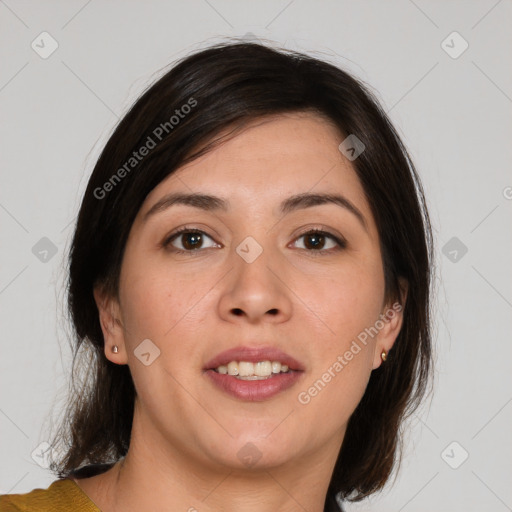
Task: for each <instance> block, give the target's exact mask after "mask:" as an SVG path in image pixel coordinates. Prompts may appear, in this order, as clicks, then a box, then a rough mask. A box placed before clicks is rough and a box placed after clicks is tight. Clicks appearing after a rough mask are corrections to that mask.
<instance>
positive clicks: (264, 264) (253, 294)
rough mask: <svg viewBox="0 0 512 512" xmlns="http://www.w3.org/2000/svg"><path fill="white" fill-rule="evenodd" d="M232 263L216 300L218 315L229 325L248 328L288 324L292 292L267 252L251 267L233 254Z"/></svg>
mask: <svg viewBox="0 0 512 512" xmlns="http://www.w3.org/2000/svg"><path fill="white" fill-rule="evenodd" d="M232 262H233V266H234V268H233V270H232V271H231V272H229V273H228V276H227V277H228V279H226V281H225V282H224V289H223V291H222V294H221V296H220V298H219V303H218V307H219V315H220V316H221V317H222V318H223V319H224V320H227V321H230V322H233V321H236V322H248V323H250V324H257V323H260V322H271V323H281V322H285V321H287V320H288V319H289V318H290V316H291V314H292V308H293V303H292V300H291V295H293V292H292V291H291V289H290V288H289V284H288V283H287V279H286V273H285V272H284V270H283V269H282V268H280V267H279V265H278V262H277V260H276V259H275V258H272V257H271V255H270V251H267V250H264V251H263V252H262V253H261V254H260V256H258V258H257V259H256V260H255V261H252V262H251V263H248V262H247V261H245V260H244V259H243V258H242V257H240V256H239V255H238V254H237V253H236V252H234V253H233V257H232Z"/></svg>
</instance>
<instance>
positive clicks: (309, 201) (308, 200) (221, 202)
mask: <svg viewBox="0 0 512 512" xmlns="http://www.w3.org/2000/svg"><path fill="white" fill-rule="evenodd" d="M323 204H335V205H337V206H340V207H341V208H344V209H346V210H348V211H349V212H351V213H352V214H353V215H354V216H355V217H356V218H357V219H358V220H359V222H360V223H361V224H362V226H363V228H364V229H365V230H366V231H368V226H367V224H366V219H365V217H364V215H363V214H362V213H361V212H360V210H359V209H358V208H356V206H355V205H354V204H353V203H352V202H351V201H349V200H348V199H347V198H346V197H344V196H342V195H341V194H311V193H303V194H297V195H294V196H291V197H289V198H287V199H285V200H284V201H283V202H282V203H281V204H280V206H279V211H280V212H281V214H282V215H286V214H288V213H290V212H292V211H297V210H301V209H304V208H311V207H313V206H319V205H323ZM174 205H186V206H192V207H194V208H199V209H200V210H204V211H228V210H229V201H227V200H226V199H222V198H220V197H217V196H212V195H208V194H198V193H194V194H184V193H179V192H176V193H171V194H167V195H165V196H164V197H162V199H160V200H159V201H157V202H156V203H155V204H154V205H153V206H152V207H151V208H150V209H149V210H148V211H147V212H146V214H145V215H144V218H143V220H144V222H145V221H146V220H147V219H148V218H149V217H151V216H153V215H155V214H156V213H159V212H162V211H164V210H167V209H168V208H170V207H171V206H174Z"/></svg>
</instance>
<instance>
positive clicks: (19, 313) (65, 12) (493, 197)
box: [0, 0, 512, 512]
mask: <svg viewBox="0 0 512 512" xmlns="http://www.w3.org/2000/svg"><path fill="white" fill-rule="evenodd" d="M511 22H512V2H511V1H510V0H508V1H507V0H501V1H496V0H485V1H484V0H482V1H471V2H469V1H427V0H415V1H412V0H399V1H398V0H397V1H388V2H382V1H361V2H355V1H353V2H348V1H340V0H337V1H319V2H313V1H304V0H292V1H290V0H284V1H274V2H271V1H269V0H266V1H257V2H256V1H254V2H249V1H238V2H229V1H227V0H208V1H207V0H194V1H188V2H176V1H174V2H163V1H153V2H142V1H139V2H134V1H120V0H118V1H108V2H107V1H100V0H92V1H83V0H80V1H75V0H74V1H61V2H56V1H46V2H36V1H32V2H27V1H15V0H5V1H3V0H0V38H1V45H0V52H1V62H2V66H1V71H0V109H1V119H2V124H1V135H0V140H1V144H2V150H1V156H0V158H1V167H0V172H1V188H0V223H1V235H0V236H1V253H0V322H1V342H0V343H1V356H0V379H1V386H0V433H1V434H0V461H1V468H0V493H6V492H11V493H13V492H17V493H20V492H27V491H29V490H32V489H33V488H35V487H46V486H48V485H49V484H50V482H51V481H52V480H53V479H54V476H53V475H52V474H51V473H49V472H48V471H47V470H45V469H44V465H45V463H44V457H41V456H39V458H38V453H39V455H40V452H41V448H38V447H40V446H41V445H40V443H44V442H45V441H46V440H47V439H48V428H49V427H50V426H51V418H52V417H53V418H54V419H56V417H57V416H56V415H57V414H58V411H59V410H60V407H61V405H62V403H63V400H64V398H65V392H66V376H67V373H68V371H69V365H70V350H69V346H68V343H69V332H68V331H69V328H68V327H67V321H66V317H65V309H64V297H65V293H64V291H65V290H64V276H65V273H64V271H63V268H64V265H65V255H66V251H67V250H68V247H69V241H70V236H71V234H72V223H73V221H74V218H75V216H76V213H77V209H78V205H79V201H80V198H81V195H82V193H83V191H84V187H85V184H86V182H87V179H88V176H89V174H90V172H91V170H92V166H93V165H94V161H95V158H97V156H98V154H99V151H100V149H101V147H102V145H103V144H104V142H105V141H106V138H107V137H108V135H109V133H110V132H111V130H112V128H113V127H114V126H115V124H116V122H117V121H118V119H119V118H120V116H121V115H122V114H123V112H125V111H126V109H127V108H128V106H129V105H130V104H131V103H132V101H133V100H134V99H135V98H136V96H137V95H138V93H139V92H140V91H141V90H142V89H143V88H144V87H145V85H146V84H147V83H148V82H149V81H151V80H153V79H154V78H155V77H156V73H157V72H158V71H159V70H161V69H162V68H164V67H165V66H167V65H169V64H170V63H172V62H173V61H174V60H175V59H177V58H179V57H182V56H184V55H186V54H187V53H189V52H191V51H192V50H195V49H199V48H201V47H203V46H205V45H206V44H209V43H213V42H215V41H218V40H219V38H222V37H226V36H232V35H237V36H244V35H245V36H246V37H247V38H251V37H253V36H251V34H254V36H255V37H260V38H265V39H270V40H272V41H275V42H276V43H277V44H280V45H284V46H286V47H288V48H292V49H298V50H303V51H308V52H315V55H316V56H320V57H322V56H324V57H325V58H326V59H328V60H330V61H331V62H335V63H337V64H339V65H340V66H342V67H344V68H345V69H347V70H348V71H350V72H352V73H353V74H355V75H357V76H358V77H360V78H362V79H363V80H365V81H366V82H368V83H369V84H370V85H371V86H372V88H373V89H374V90H375V91H376V93H377V95H378V98H379V99H380V101H381V102H382V103H383V105H384V107H385V109H386V111H388V112H389V115H390V116H391V119H392V120H393V122H394V123H395V125H396V126H397V127H398V130H399V133H400V134H401V135H402V137H403V138H404V141H405V143H406V144H407V146H408V148H409V149H410V151H411V153H412V156H413V158H414V159H415V162H416V164H417V166H418V169H419V172H420V174H421V176H422V179H423V182H424V185H425V189H426V193H427V196H428V201H429V206H430V212H431V216H432V221H433V224H434V231H435V237H436V242H437V250H436V255H437V270H438V278H437V280H436V290H437V301H436V304H435V311H434V313H435V328H434V334H435V338H436V351H437V370H436V384H435V394H434V397H433V399H432V401H431V402H430V403H427V404H426V405H425V407H424V408H423V409H422V410H421V411H420V413H418V414H417V415H416V416H415V417H414V418H413V420H412V422H411V428H410V432H409V435H408V437H407V444H406V449H405V456H404V462H403V465H402V470H401V472H400V473H399V476H398V478H397V481H396V485H395V486H394V487H392V488H391V487H388V488H387V489H386V491H385V492H383V493H382V494H380V495H378V496H376V497H375V498H373V499H371V500H369V501H367V502H364V503H363V504H359V505H352V506H348V507H347V509H348V510H350V511H352V510H354V511H356V510H357V511H359V510H370V511H376V510H378V511H379V512H386V511H394V512H397V511H405V512H412V511H432V510H436V511H438V512H441V511H450V512H456V511H464V512H469V511H477V510H478V511H481V510H485V511H486V512H488V511H497V512H499V511H506V510H512V490H511V486H510V482H511V476H512V475H511V473H512V471H511V464H512V462H511V461H512V439H511V436H510V431H511V429H510V426H511V423H512V421H511V420H512V404H511V401H512V386H511V382H510V374H511V370H512V363H511V361H512V357H511V355H512V354H511V352H512V350H511V344H510V341H511V337H510V325H511V312H512V279H511V265H510V261H512V259H511V245H512V244H511V237H510V213H511V208H512V200H511V198H512V188H510V187H512V176H511V174H510V172H508V171H509V165H510V162H511V157H512V154H511V153H512V149H511V148H512V144H511V142H510V141H511V135H512V117H511V111H512V99H511V97H512V69H511V66H510V62H511V53H512V31H511V30H510V27H511V26H512V23H511ZM43 31H47V32H48V33H49V34H51V37H53V38H54V39H55V40H56V41H57V43H58V48H57V50H56V51H55V52H54V53H53V54H51V55H50V56H49V57H48V58H46V59H43V58H42V57H41V56H40V54H39V53H36V51H34V50H33V49H32V47H31V44H32V42H33V41H35V43H34V44H38V45H39V47H36V48H37V49H38V51H39V52H40V53H41V52H42V51H48V50H49V49H51V41H50V39H48V36H39V35H40V34H41V32H43ZM454 31H456V32H458V33H459V34H460V37H459V36H457V35H455V36H450V37H448V36H449V35H450V34H451V33H452V32H454ZM447 37H448V39H447ZM461 37H462V38H463V39H461ZM41 39H43V41H42V42H41ZM445 40H446V41H445ZM464 40H465V41H467V43H468V44H469V47H468V48H467V50H466V51H464V52H463V53H462V54H460V55H458V54H459V53H460V51H461V50H462V49H463V48H464ZM443 41H445V43H443ZM43 47H44V48H43ZM449 53H451V54H452V56H450V55H449ZM454 56H456V57H457V58H453V57H454ZM507 187H508V188H507ZM43 237H47V238H48V239H49V241H48V240H43V241H41V239H42V238H43ZM454 237H455V238H454ZM447 244H448V245H447ZM34 247H35V248H34ZM464 247H465V248H467V253H465V254H464V250H465V249H464ZM52 249H53V250H56V254H54V255H53V253H52ZM45 251H47V252H45ZM52 411H53V413H54V414H53V416H52V415H51V412H52ZM453 442H456V443H457V444H454V445H453V444H451V443H453ZM42 446H43V449H44V446H45V445H42ZM34 450H35V452H34ZM37 450H39V452H38V451H37ZM466 452H467V453H468V454H469V457H468V458H467V460H465V461H464V456H465V453H466ZM31 454H34V458H33V457H32V455H31ZM38 462H39V464H38ZM41 466H43V467H41ZM457 466H458V467H457ZM455 467H456V469H454V468H455Z"/></svg>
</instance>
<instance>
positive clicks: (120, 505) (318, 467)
mask: <svg viewBox="0 0 512 512" xmlns="http://www.w3.org/2000/svg"><path fill="white" fill-rule="evenodd" d="M343 139H344V137H343V136H342V135H341V134H340V133H339V132H338V131H337V130H336V129H335V128H334V127H333V126H332V125H331V124H330V123H329V122H327V121H326V120H325V119H323V118H321V117H319V116H316V115H314V114H309V113H296V114H286V115H280V116H274V117H270V118H266V119H265V120H263V121H262V120H258V121H257V122H253V123H251V124H250V125H249V127H247V128H245V129H244V130H242V131H241V132H240V133H238V134H237V135H236V136H235V137H233V138H231V139H229V140H228V141H227V142H225V143H224V144H222V145H220V146H219V147H217V148H216V149H214V150H213V151H211V152H210V153H208V154H206V155H204V156H203V157H201V158H199V159H197V160H195V161H194V162H192V163H190V164H188V165H186V166H184V167H182V168H180V169H179V170H178V171H177V172H176V173H174V174H173V175H171V176H170V177H168V178H167V179H166V180H164V181H163V182H161V183H160V184H159V185H158V186H157V187H156V188H155V189H154V190H152V192H151V193H150V194H149V195H148V197H147V198H146V200H145V202H144V204H143V205H142V207H141V209H140V211H139V213H138V215H137V218H136V219H135V221H134V224H133V226H132V229H131V232H130V235H129V239H128V242H127V246H126V252H125V255H124V259H123V263H122V269H121V278H120V289H119V300H116V299H114V298H112V297H108V296H106V295H105V294H104V293H102V290H101V289H100V288H96V289H95V298H96V302H97V304H98V308H99V311H100V320H101V325H102V329H103V334H104V338H105V356H106V357H107V358H108V359H109V360H111V361H112V362H114V363H116V364H121V365H123V364H128V365H129V367H130V371H131V373H132V376H133V379H134V382H135V386H136V389H137V394H138V397H137V400H136V406H135V413H134V422H133V430H132V439H131V445H130V449H129V451H128V454H127V456H126V457H125V458H124V459H123V460H122V461H121V462H119V463H117V464H116V465H115V466H114V467H113V468H112V469H110V470H109V471H107V472H106V473H103V474H102V475H97V476H94V477H90V478H87V479H81V480H78V481H76V482H77V484H78V485H79V486H80V487H81V488H82V489H83V490H84V491H85V492H86V493H87V494H88V495H89V497H90V498H91V499H92V500H93V501H94V502H95V503H96V504H97V505H98V507H99V508H101V510H102V511H104V512H110V511H121V510H123V511H128V512H130V511H139V510H183V511H193V510H197V511H199V512H203V511H218V510H226V511H235V510H236V511H237V512H244V511H253V510H259V511H261V512H265V511H269V512H270V511H272V512H275V511H292V510H293V511H295V510H299V509H304V510H308V511H310V512H320V511H323V506H324V501H325V497H326V493H327V487H328V482H329V480H330V477H331V474H332V471H333V468H334V464H335V461H336V458H337V455H338V452H339V450H340V446H341V444H342V442H343V438H344V434H345V430H346V425H347V422H348V420H349V418H350V416H351V414H352V413H353V411H354V409H355V408H356V406H357V404H358V403H359V401H360V400H361V398H362V396H363V394H364V391H365V388H366V386H367V383H368V380H369V378H370V375H371V372H372V371H373V370H374V369H376V368H378V367H379V366H380V364H382V360H381V353H382V351H383V350H386V352H387V351H389V349H390V348H391V347H392V345H393V343H394V341H395V339H396V337H397V335H398V333H399V331H400V328H401V325H402V313H401V312H396V314H395V315H394V317H393V318H392V319H391V320H389V321H387V322H386V323H385V325H384V327H383V328H382V329H381V330H380V331H379V333H378V335H377V336H375V337H373V338H371V337H370V338H369V339H368V342H367V344H366V345H363V344H361V343H360V346H361V350H360V352H359V353H358V354H357V355H355V356H354V357H353V359H352V360H351V361H350V362H349V363H348V364H347V365H346V366H345V367H344V368H343V371H341V372H338V373H337V374H336V376H335V377H334V378H332V380H331V382H329V383H328V384H327V385H326V386H325V387H324V388H323V389H322V391H321V392H320V393H318V395H317V396H315V397H313V398H312V399H311V401H310V402H309V403H308V404H301V403H300V402H299V401H298V398H297V397H298V394H299V393H300V392H302V391H305V390H306V391H307V389H308V388H309V387H310V386H311V385H312V384H313V383H314V382H315V381H317V380H318V379H319V378H321V376H322V374H324V373H325V372H326V371H327V370H328V368H329V367H332V365H333V363H334V362H335V361H336V360H337V357H338V356H339V355H343V354H344V353H345V352H346V351H347V350H348V349H349V347H350V346H351V343H352V342H353V341H354V340H355V339H356V338H357V336H358V334H359V333H361V332H362V331H364V329H365V328H367V327H370V326H373V325H374V324H375V322H376V320H378V318H379V314H384V313H385V312H386V311H389V308H390V307H391V304H385V303H384V273H383V267H382V257H381V252H380V247H379V236H378V232H377V228H376V225H375V222H374V219H373V217H372V214H371V211H370V206H369V204H368V203H367V201H366V198H365V196H364V192H363V188H362V186H361V184H360V182H359V179H358V177H357V175H356V173H355V171H354V169H353V168H352V166H351V163H350V162H349V161H348V160H347V159H346V158H345V157H344V156H343V155H342V154H341V152H340V151H339V149H338V145H339V144H340V142H341V141H342V140H343ZM269 185H270V186H269ZM170 192H184V193H191V192H196V193H197V192H201V193H205V194H211V195H215V196H219V197H222V198H225V199H227V200H229V203H230V208H229V210H228V211H226V212H224V211H215V212H213V211H204V210H200V209H198V208H194V207H192V206H187V205H174V206H172V207H170V208H169V209H167V210H164V211H161V212H159V213H157V214H155V215H152V216H150V217H149V218H148V219H147V220H146V221H144V220H143V217H144V215H145V214H146V212H148V210H149V209H150V208H151V207H152V206H153V205H154V204H155V203H156V202H157V201H159V200H160V199H161V198H162V197H163V196H165V195H166V194H168V193H170ZM307 192H309V193H322V192H324V193H339V194H343V195H344V196H345V197H346V198H348V199H349V200H350V201H351V202H352V203H353V204H354V205H355V206H356V207H357V208H358V209H359V210H360V212H361V213H362V214H363V216H364V219H365V221H366V224H367V228H366V229H365V227H364V226H363V225H362V224H361V223H360V221H359V220H358V219H357V217H356V216H355V215H354V214H353V213H351V212H350V211H349V210H347V209H345V208H342V207H340V206H337V205H334V204H323V205H318V206H314V207H310V208H305V209H301V210H297V211H293V212H291V213H289V214H287V215H285V216H283V215H281V214H280V213H279V211H278V205H279V204H280V202H281V201H282V200H284V199H286V198H288V197H289V196H291V195H295V194H299V193H307ZM185 225H186V226H187V227H192V228H196V229H199V230H201V231H204V233H205V234H206V236H205V235H203V239H202V245H201V243H199V247H200V249H199V250H197V249H196V250H195V253H194V254H191V252H192V251H191V250H190V249H189V251H190V252H189V253H187V254H177V253H175V252H173V251H172V249H173V248H178V249H183V248H184V247H186V246H187V245H186V244H187V242H190V236H188V238H187V235H181V237H178V238H177V239H175V240H174V241H173V242H172V244H171V245H169V246H167V248H165V247H162V245H161V243H162V241H163V240H164V239H165V238H166V237H167V236H168V235H170V234H172V233H173V232H174V231H175V230H176V229H178V228H180V227H182V226H185ZM310 228H318V229H323V230H326V231H328V232H330V233H333V234H334V235H335V236H342V237H343V238H344V239H345V240H346V241H347V245H346V247H345V248H339V247H338V246H337V244H336V242H335V241H334V240H332V239H330V238H329V237H326V238H325V239H323V242H322V243H323V244H324V245H322V243H321V244H320V248H319V249H315V248H311V247H312V246H313V247H314V244H312V243H311V239H310V238H308V237H306V236H301V235H302V234H303V233H304V232H307V230H308V229H310ZM247 236H251V237H253V238H254V239H255V240H256V241H257V242H258V244H259V245H260V246H261V247H262V249H263V252H262V253H261V255H260V256H259V257H258V258H257V259H256V260H255V261H254V262H252V263H247V262H246V261H245V260H244V259H242V258H241V257H240V256H239V255H238V254H237V252H236V250H235V249H236V247H237V246H238V245H239V244H240V242H242V241H243V240H244V239H245V238H246V237H247ZM182 244H183V245H182ZM187 247H190V245H188V246H187ZM315 251H316V252H315ZM322 251H323V254H319V252H322ZM404 286H405V285H404ZM404 298H405V296H404ZM402 303H403V302H402ZM148 338H149V339H150V340H151V341H152V342H153V343H154V344H155V345H156V346H157V347H158V348H159V350H160V356H159V357H158V358H157V359H155V360H154V362H152V363H151V364H150V365H149V366H145V365H144V364H142V363H141V361H140V360H139V359H138V358H137V357H136V356H135V355H134V350H135V349H136V348H137V346H138V345H139V344H140V343H141V341H142V340H144V339H148ZM114 345H117V346H118V347H119V351H118V353H116V354H114V353H113V352H112V347H113V346H114ZM238 345H248V346H262V345H272V346H277V347H278V348H280V349H282V350H283V351H285V352H287V353H288V354H290V355H292V356H293V357H295V358H296V359H298V360H299V361H300V362H302V363H303V365H304V366H305V371H304V373H303V374H302V375H301V379H300V380H299V382H298V383H297V384H295V385H294V386H293V387H292V388H290V389H288V390H286V391H284V392H281V393H280V394H278V395H276V396H274V397H273V398H271V399H269V400H266V401H261V402H248V401H241V400H236V399H234V398H232V397H230V396H229V395H227V394H225V393H224V392H222V391H220V390H219V389H218V388H216V387H215V386H213V385H212V384H211V383H210V380H209V379H208V378H207V376H206V375H204V374H203V371H202V370H203V367H204V365H205V363H206V362H207V361H208V360H209V359H211V358H212V357H214V356H215V355H216V354H218V353H220V352H222V351H224V350H226V349H228V348H232V347H234V346H238ZM247 443H253V444H254V445H255V446H256V447H257V449H258V451H259V453H260V454H261V456H260V458H259V460H258V461H257V462H256V463H255V464H254V465H252V466H248V465H247V464H244V463H243V461H242V460H240V459H239V457H238V456H237V453H238V452H239V450H240V449H241V448H242V447H244V446H245V445H246V444H247Z"/></svg>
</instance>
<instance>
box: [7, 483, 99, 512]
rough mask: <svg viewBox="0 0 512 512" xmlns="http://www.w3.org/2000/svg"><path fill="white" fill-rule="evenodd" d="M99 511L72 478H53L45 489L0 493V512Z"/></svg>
mask: <svg viewBox="0 0 512 512" xmlns="http://www.w3.org/2000/svg"><path fill="white" fill-rule="evenodd" d="M68 510H73V511H76V512H99V509H98V508H97V507H96V506H95V505H94V503H93V502H92V501H91V500H90V499H89V498H88V496H87V495H86V494H85V493H84V492H83V491H82V490H81V489H80V487H78V486H77V485H76V484H75V482H73V480H70V479H61V480H55V481H54V482H52V484H51V485H50V486H49V487H48V488H47V489H34V490H33V491H30V492H28V493H25V494H4V495H0V512H34V511H38V512H65V511H68Z"/></svg>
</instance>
